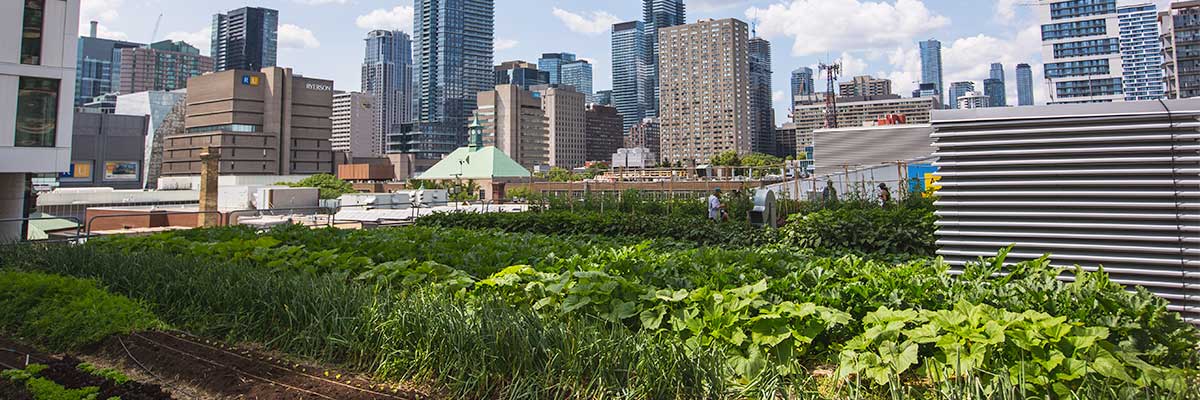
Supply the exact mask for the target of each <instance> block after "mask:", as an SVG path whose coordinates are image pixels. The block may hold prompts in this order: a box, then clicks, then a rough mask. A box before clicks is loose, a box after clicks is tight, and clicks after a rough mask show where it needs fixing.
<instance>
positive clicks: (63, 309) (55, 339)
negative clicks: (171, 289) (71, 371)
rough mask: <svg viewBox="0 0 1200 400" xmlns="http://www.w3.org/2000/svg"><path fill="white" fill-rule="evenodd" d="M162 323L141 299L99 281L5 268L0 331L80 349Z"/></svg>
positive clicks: (1, 282)
mask: <svg viewBox="0 0 1200 400" xmlns="http://www.w3.org/2000/svg"><path fill="white" fill-rule="evenodd" d="M161 325H162V323H161V322H160V321H159V320H158V319H157V318H156V317H155V316H154V314H152V313H151V312H150V311H148V310H147V309H146V307H145V306H143V305H142V304H141V303H138V302H136V301H133V300H130V299H128V298H126V297H123V296H117V295H113V294H110V293H108V292H106V291H105V290H104V289H102V288H101V287H100V285H99V284H98V283H97V282H95V281H90V280H84V279H77V278H70V277H64V276H55V275H47V274H42V273H27V272H14V271H0V331H3V332H5V333H9V334H14V335H17V336H20V337H23V338H27V339H30V340H32V341H34V342H36V343H38V344H41V345H45V346H47V347H49V348H51V349H54V350H70V349H77V348H79V347H81V346H84V345H88V344H92V343H96V342H99V341H100V340H102V339H104V338H106V337H108V336H110V335H114V334H124V333H130V332H133V331H137V330H145V329H151V328H157V327H160V326H161Z"/></svg>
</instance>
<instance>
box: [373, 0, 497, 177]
mask: <svg viewBox="0 0 1200 400" xmlns="http://www.w3.org/2000/svg"><path fill="white" fill-rule="evenodd" d="M413 6H414V10H415V11H414V16H413V64H414V68H415V69H416V71H415V75H416V78H415V80H416V87H415V88H414V93H415V96H416V102H417V104H416V109H417V111H416V115H415V117H414V118H413V119H414V122H413V123H412V124H409V125H407V126H405V127H403V129H398V130H395V131H393V132H392V133H390V134H389V138H388V153H396V154H404V155H406V156H407V157H409V159H410V160H411V161H412V165H413V166H414V168H413V170H414V171H415V172H421V171H424V170H426V169H428V168H429V167H431V166H433V164H436V163H437V162H438V161H439V160H441V159H442V158H443V156H445V155H446V154H449V153H450V152H452V151H454V150H455V149H457V148H458V147H459V146H461V145H462V144H465V143H466V141H467V123H468V121H470V120H471V113H472V112H473V111H475V109H476V108H477V107H476V101H477V99H478V95H479V93H480V92H487V91H491V90H492V89H493V88H495V86H496V73H495V69H494V65H493V64H492V53H493V48H494V47H493V41H494V34H495V2H494V0H451V1H444V0H415V1H414V4H413Z"/></svg>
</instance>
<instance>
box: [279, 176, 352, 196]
mask: <svg viewBox="0 0 1200 400" xmlns="http://www.w3.org/2000/svg"><path fill="white" fill-rule="evenodd" d="M277 185H283V186H291V187H300V188H317V189H319V190H320V197H321V198H322V199H336V198H338V197H341V196H342V195H343V194H347V193H355V192H357V190H354V185H351V184H350V182H346V181H343V180H341V179H338V177H336V176H333V175H330V174H316V175H313V176H309V177H307V178H304V179H301V180H300V181H299V182H279V183H277Z"/></svg>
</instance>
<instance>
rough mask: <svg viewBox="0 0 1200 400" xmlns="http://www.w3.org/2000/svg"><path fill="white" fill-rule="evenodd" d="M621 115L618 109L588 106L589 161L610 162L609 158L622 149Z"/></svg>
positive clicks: (586, 142)
mask: <svg viewBox="0 0 1200 400" xmlns="http://www.w3.org/2000/svg"><path fill="white" fill-rule="evenodd" d="M622 121H623V120H622V118H621V114H620V113H619V112H617V109H616V107H609V106H603V105H599V104H588V105H587V109H585V110H584V127H585V129H586V131H587V132H586V135H587V137H586V138H584V147H585V149H586V150H585V152H584V153H585V154H584V158H587V160H588V161H608V159H609V156H611V155H612V154H613V153H616V152H617V149H619V148H621V144H622V142H623V141H624V137H623V136H624V135H622V134H621V132H622V131H621V124H622Z"/></svg>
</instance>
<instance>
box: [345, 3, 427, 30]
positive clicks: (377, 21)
mask: <svg viewBox="0 0 1200 400" xmlns="http://www.w3.org/2000/svg"><path fill="white" fill-rule="evenodd" d="M354 24H355V25H357V26H358V27H359V28H362V29H391V30H399V31H405V32H410V33H411V32H412V28H413V7H412V6H396V7H394V8H392V9H391V10H388V9H383V8H380V9H377V10H374V11H371V12H369V13H367V14H366V15H360V16H358V18H356V19H355V20H354Z"/></svg>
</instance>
